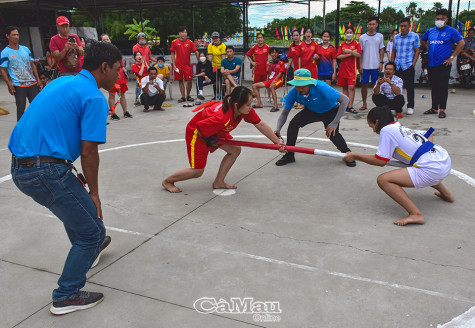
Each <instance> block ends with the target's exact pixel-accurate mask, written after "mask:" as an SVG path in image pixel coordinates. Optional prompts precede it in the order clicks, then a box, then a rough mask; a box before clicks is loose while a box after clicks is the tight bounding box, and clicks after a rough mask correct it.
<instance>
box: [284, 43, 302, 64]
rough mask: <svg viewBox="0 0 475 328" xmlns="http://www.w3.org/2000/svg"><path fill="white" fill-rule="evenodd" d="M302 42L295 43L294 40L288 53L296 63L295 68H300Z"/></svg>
mask: <svg viewBox="0 0 475 328" xmlns="http://www.w3.org/2000/svg"><path fill="white" fill-rule="evenodd" d="M300 43H301V42H299V44H298V45H295V44H294V43H293V42H292V43H291V44H290V48H289V54H288V55H287V57H288V58H292V62H293V63H294V70H298V69H299V68H300V67H299V57H300Z"/></svg>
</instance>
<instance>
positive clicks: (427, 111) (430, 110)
mask: <svg viewBox="0 0 475 328" xmlns="http://www.w3.org/2000/svg"><path fill="white" fill-rule="evenodd" d="M427 114H437V111H436V110H435V109H434V108H431V109H428V110H426V111H425V112H424V115H427Z"/></svg>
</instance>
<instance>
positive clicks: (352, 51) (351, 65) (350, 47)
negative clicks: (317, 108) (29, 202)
mask: <svg viewBox="0 0 475 328" xmlns="http://www.w3.org/2000/svg"><path fill="white" fill-rule="evenodd" d="M354 33H355V31H354V30H353V28H352V27H348V28H347V29H346V31H345V37H346V41H345V42H342V43H341V44H340V48H338V53H337V54H336V58H337V59H341V63H340V69H339V70H338V82H337V83H336V84H337V85H338V86H340V87H343V94H344V95H345V96H347V97H348V98H350V102H349V103H348V108H347V109H346V111H347V112H349V113H353V114H356V113H358V111H357V110H355V109H354V108H353V101H354V100H355V85H356V71H357V68H358V62H359V60H360V58H361V53H362V51H361V45H360V44H359V42H358V41H356V40H353V35H354Z"/></svg>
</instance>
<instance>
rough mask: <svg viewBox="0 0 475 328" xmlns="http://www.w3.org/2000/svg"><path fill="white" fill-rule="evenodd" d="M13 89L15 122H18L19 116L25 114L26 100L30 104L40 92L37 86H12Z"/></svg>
mask: <svg viewBox="0 0 475 328" xmlns="http://www.w3.org/2000/svg"><path fill="white" fill-rule="evenodd" d="M14 88H15V102H16V120H17V122H18V121H19V120H20V118H21V116H22V115H23V113H24V112H25V108H26V98H28V101H29V102H30V104H31V102H32V101H33V99H35V97H36V95H37V94H38V93H39V92H40V88H38V84H33V85H30V86H29V87H19V86H16V85H15V86H14Z"/></svg>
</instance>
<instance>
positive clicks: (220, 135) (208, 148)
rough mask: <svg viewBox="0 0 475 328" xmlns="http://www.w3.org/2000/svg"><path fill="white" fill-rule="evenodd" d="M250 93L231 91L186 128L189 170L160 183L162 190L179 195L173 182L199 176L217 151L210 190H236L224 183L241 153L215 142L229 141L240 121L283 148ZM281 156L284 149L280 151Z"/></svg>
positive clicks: (192, 120) (240, 88) (207, 106)
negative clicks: (219, 158) (218, 160)
mask: <svg viewBox="0 0 475 328" xmlns="http://www.w3.org/2000/svg"><path fill="white" fill-rule="evenodd" d="M252 99H253V93H252V91H251V90H249V89H248V88H246V87H243V86H238V87H236V88H234V90H233V91H232V92H231V94H230V95H228V96H225V97H224V98H223V101H222V102H221V101H217V102H208V103H206V104H203V105H202V106H203V107H204V108H203V109H202V110H201V111H200V112H198V113H197V114H196V115H195V116H194V117H193V118H192V119H191V120H190V122H189V123H188V125H187V126H186V139H185V140H186V147H187V150H188V160H189V162H190V167H189V168H184V169H181V170H180V171H177V172H175V173H174V174H172V175H170V176H169V177H168V178H166V179H165V180H163V182H162V185H163V187H164V188H165V189H166V190H168V191H169V192H171V193H178V192H181V189H180V188H178V187H177V186H175V183H176V182H179V181H185V180H190V179H196V178H199V177H200V176H202V175H203V173H204V170H205V167H206V162H207V159H208V155H209V153H213V152H215V151H216V150H217V149H218V148H219V149H222V150H224V151H225V152H226V155H225V156H224V157H223V160H222V161H221V165H220V166H219V170H218V174H217V175H216V178H215V180H214V182H213V188H214V189H236V188H237V187H236V186H235V185H230V184H227V183H226V182H225V181H224V179H225V178H226V175H227V174H228V172H229V170H230V169H231V167H232V166H233V164H234V162H235V161H236V159H237V158H238V156H239V154H240V153H241V147H240V146H234V145H219V144H218V141H219V139H232V138H233V137H232V136H231V135H230V132H231V131H232V130H234V129H235V128H236V127H237V126H238V125H239V123H240V122H241V121H242V120H244V121H246V122H248V123H251V124H253V125H254V126H255V127H256V128H257V129H258V130H259V132H261V133H262V134H263V135H264V136H266V137H267V138H268V139H269V140H270V141H272V142H273V143H274V144H278V145H282V146H285V144H284V143H283V142H282V141H281V140H280V139H279V138H278V137H277V136H276V135H275V134H274V132H273V131H272V129H271V128H270V126H269V125H267V124H266V123H265V122H263V121H262V120H261V119H260V117H259V116H258V115H257V113H256V111H255V110H254V108H252ZM279 151H281V152H285V148H284V147H282V148H280V150H279Z"/></svg>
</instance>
